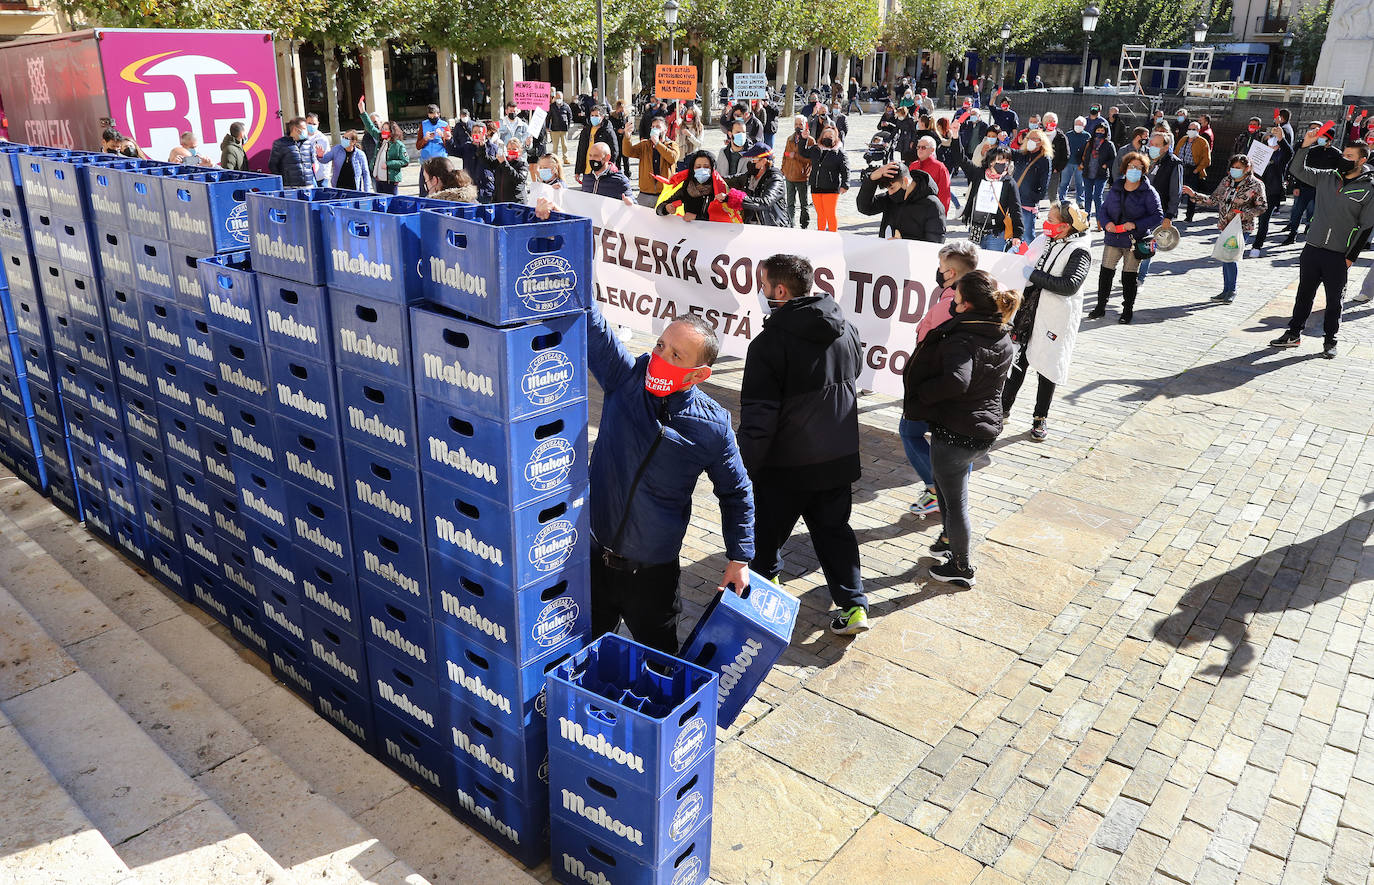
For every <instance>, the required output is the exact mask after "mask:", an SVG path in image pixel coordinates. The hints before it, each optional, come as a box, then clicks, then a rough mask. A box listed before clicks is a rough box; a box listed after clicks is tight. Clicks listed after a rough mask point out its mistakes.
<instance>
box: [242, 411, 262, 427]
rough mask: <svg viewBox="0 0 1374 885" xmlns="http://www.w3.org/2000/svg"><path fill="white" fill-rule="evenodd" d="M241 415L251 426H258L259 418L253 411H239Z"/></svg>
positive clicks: (244, 421)
mask: <svg viewBox="0 0 1374 885" xmlns="http://www.w3.org/2000/svg"><path fill="white" fill-rule="evenodd" d="M239 417H240V418H242V419H243V423H245V424H247V425H248V426H249V427H257V426H258V419H257V418H255V417H254V416H253V414H252V413H251V412H239Z"/></svg>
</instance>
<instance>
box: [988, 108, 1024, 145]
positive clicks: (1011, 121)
mask: <svg viewBox="0 0 1374 885" xmlns="http://www.w3.org/2000/svg"><path fill="white" fill-rule="evenodd" d="M992 122H994V123H996V124H997V128H998V129H1000V130H1002V132H1003V133H1004V137H1006V138H1010V137H1011V134H1012V133H1013V132H1015V131H1016V130H1018V129H1020V128H1021V118H1020V117H1018V116H1017V115H1016V111H1013V110H1012V109H1011V102H1010V101H1008V100H1007V99H1005V98H1003V99H1002V100H1001V101H999V102H997V104H996V106H995V107H993V109H992Z"/></svg>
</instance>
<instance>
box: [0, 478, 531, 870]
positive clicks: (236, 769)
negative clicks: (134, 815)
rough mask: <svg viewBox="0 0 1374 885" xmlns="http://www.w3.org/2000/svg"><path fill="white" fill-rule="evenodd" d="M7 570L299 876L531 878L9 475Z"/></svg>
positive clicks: (3, 526)
mask: <svg viewBox="0 0 1374 885" xmlns="http://www.w3.org/2000/svg"><path fill="white" fill-rule="evenodd" d="M0 575H6V576H7V577H6V579H5V581H6V582H7V583H9V584H10V585H11V586H12V587H14V588H16V589H15V595H16V596H18V597H20V598H21V601H23V603H24V604H25V606H27V607H28V608H29V609H30V611H33V612H34V614H35V616H37V617H38V619H39V620H40V621H42V622H44V623H45V626H47V627H48V629H49V630H50V631H51V632H52V633H53V635H54V636H55V637H56V639H57V641H58V642H59V643H60V644H61V645H62V646H63V647H64V648H65V649H66V651H67V653H68V654H69V655H70V657H71V658H72V659H73V661H74V662H75V664H76V665H77V666H79V667H80V668H81V669H82V670H83V671H84V672H86V673H88V674H89V676H90V678H92V679H94V680H95V681H96V682H97V683H99V684H100V685H101V686H102V687H104V688H105V689H106V690H107V691H108V692H109V693H110V695H111V696H112V697H114V698H115V699H116V700H117V701H118V703H119V704H120V706H122V707H124V709H126V710H127V711H128V712H129V715H130V716H132V717H133V719H134V720H135V721H136V722H138V723H139V724H140V725H142V726H143V728H144V729H145V730H147V732H148V734H149V735H150V736H151V737H152V739H153V740H154V741H156V742H157V743H158V744H159V745H160V746H161V747H162V748H163V749H164V750H165V751H166V752H167V754H168V755H169V756H171V757H172V758H173V759H175V760H176V761H177V763H178V764H179V765H180V766H181V767H182V768H183V769H184V770H185V771H186V772H187V773H188V774H189V775H190V776H191V777H193V778H194V779H195V782H196V784H197V785H198V786H199V787H200V788H201V789H203V790H204V791H205V793H206V794H207V795H208V796H209V797H210V798H211V799H212V800H213V801H214V803H215V804H216V805H218V806H219V807H220V808H223V809H224V811H225V812H226V813H227V814H228V815H229V816H230V817H231V818H232V819H233V820H234V821H235V822H236V823H237V825H238V826H239V827H240V828H241V829H242V831H243V832H245V833H250V834H252V836H253V838H254V839H255V840H256V841H257V843H258V844H259V845H261V846H262V848H263V849H264V850H265V851H266V852H267V853H268V854H269V855H270V856H271V857H272V858H274V859H275V860H276V861H277V862H278V863H280V865H281V866H282V867H283V868H285V869H286V870H287V872H288V874H289V875H290V876H291V877H292V878H293V879H294V878H316V879H323V880H325V881H329V882H353V881H369V882H376V881H381V882H388V881H390V882H401V881H405V882H421V881H424V879H423V878H421V875H420V874H423V876H424V877H425V878H428V879H429V880H431V881H435V882H449V881H479V880H480V881H483V882H484V883H492V885H496V883H505V882H512V883H516V882H520V883H529V882H531V881H534V879H532V878H531V876H530V874H529V873H527V872H526V871H525V870H524V869H523V868H521V867H520V866H519V865H518V864H516V863H515V862H514V861H512V860H511V859H510V858H509V857H508V856H506V855H505V854H504V853H503V852H501V851H500V850H499V849H497V848H496V847H495V846H493V845H492V844H491V843H489V842H487V841H486V840H485V839H483V838H482V837H480V836H479V835H477V834H476V833H475V832H473V831H472V830H471V829H469V828H468V827H466V826H464V825H463V824H461V823H459V822H458V821H457V820H455V819H454V818H453V817H452V816H451V815H449V814H448V812H447V811H446V810H445V809H443V808H442V807H440V806H439V805H437V804H435V803H434V802H433V801H431V800H430V799H429V798H428V797H426V796H425V795H424V794H422V793H420V792H419V791H418V790H415V789H413V788H411V787H409V786H408V785H407V784H406V783H405V782H404V781H403V780H402V779H400V778H399V777H397V776H396V775H395V774H393V773H392V772H391V771H390V770H389V769H388V768H386V766H384V765H383V764H382V763H381V762H379V761H377V760H376V759H373V758H372V757H371V756H369V755H367V754H366V753H365V752H364V751H363V750H361V749H360V748H358V747H357V746H356V745H355V744H353V743H352V742H351V741H349V740H348V739H347V738H345V737H344V736H343V735H342V734H340V733H339V732H337V731H336V730H335V729H334V728H333V727H331V726H330V725H329V724H328V723H327V722H325V721H324V720H322V719H320V718H319V717H318V716H317V715H316V714H315V712H314V710H313V709H312V708H311V707H310V706H309V705H308V704H306V703H304V702H302V701H301V700H300V699H299V698H297V697H296V696H295V695H293V694H291V693H290V692H289V691H287V690H286V689H285V688H284V687H283V686H281V685H280V684H279V683H277V682H276V681H275V680H274V679H273V678H272V677H271V675H270V673H268V671H267V668H266V666H265V664H263V663H262V662H261V661H260V660H258V659H257V657H256V656H254V655H252V654H251V653H250V652H248V651H247V650H245V649H243V648H242V646H240V645H239V644H238V643H237V642H236V641H235V640H233V639H232V637H230V635H229V633H228V631H226V630H224V629H223V628H222V627H221V626H220V625H219V624H217V623H215V622H214V621H213V619H211V618H210V617H209V616H207V615H205V614H204V613H203V612H201V611H200V610H198V609H196V608H195V607H194V606H191V605H188V604H186V603H184V602H182V601H181V600H179V599H177V598H176V597H175V596H174V595H173V594H171V593H169V592H168V591H166V590H164V589H163V588H161V587H160V586H159V585H157V584H155V583H153V582H152V581H151V580H150V579H149V578H147V577H146V576H145V575H144V574H143V573H141V572H140V571H138V570H136V569H135V568H133V567H132V566H131V565H130V564H129V563H128V562H127V561H126V560H124V559H123V558H122V557H121V556H119V555H118V554H117V553H116V552H115V551H113V550H112V549H111V548H109V547H107V546H106V545H104V544H103V543H101V542H100V541H98V540H97V539H95V538H94V537H93V536H92V535H90V534H89V533H88V532H86V531H85V529H84V528H83V527H82V526H81V525H79V524H76V523H73V522H72V520H71V519H70V518H69V517H67V516H66V515H65V514H63V513H62V512H61V511H59V510H57V509H56V508H55V507H53V506H52V505H51V504H50V503H49V502H47V501H45V500H44V499H42V498H41V497H39V496H38V495H36V494H34V493H33V492H32V491H31V490H30V489H28V488H27V487H26V486H23V485H22V484H21V483H18V482H17V481H9V482H8V483H7V482H6V481H5V479H0ZM212 634H214V635H212ZM417 870H418V871H419V873H417V872H416V871H417ZM136 871H137V869H136ZM541 872H542V875H540V876H539V878H543V879H545V880H547V879H548V872H547V867H544V868H542V870H540V871H536V875H538V874H539V873H541Z"/></svg>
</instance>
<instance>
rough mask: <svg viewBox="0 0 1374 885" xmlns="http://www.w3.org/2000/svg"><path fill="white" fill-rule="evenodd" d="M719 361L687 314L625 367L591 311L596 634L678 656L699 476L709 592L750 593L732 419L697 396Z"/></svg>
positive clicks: (713, 340) (746, 489)
mask: <svg viewBox="0 0 1374 885" xmlns="http://www.w3.org/2000/svg"><path fill="white" fill-rule="evenodd" d="M706 161H707V163H708V164H709V163H710V157H709V155H706ZM719 352H720V342H719V339H718V338H717V337H716V333H715V331H714V330H713V329H712V328H711V326H710V324H709V323H707V322H706V321H705V320H704V319H702V318H701V317H698V316H697V315H695V314H693V313H690V312H689V313H685V314H684V315H682V316H680V317H678V318H677V319H676V320H674V321H673V322H672V323H670V324H669V325H668V327H667V328H666V329H664V330H663V333H662V334H661V335H660V336H659V338H658V342H657V343H656V344H655V345H654V349H653V352H652V353H650V354H646V355H643V356H640V357H638V358H635V357H632V356H631V355H630V353H629V351H627V350H626V349H625V346H624V345H623V344H622V343H621V342H620V341H619V339H618V338H617V337H616V335H615V333H614V332H613V331H612V330H611V329H610V327H609V326H608V325H607V324H606V320H605V319H604V318H603V317H602V315H601V311H600V310H599V309H597V308H596V306H595V305H593V307H592V313H591V322H590V323H589V324H588V328H587V366H588V368H589V369H590V370H591V373H592V375H593V377H595V378H596V381H597V383H598V384H600V385H601V390H602V406H601V420H600V428H601V432H600V433H599V434H598V435H597V439H596V445H595V446H594V447H593V448H592V456H591V465H590V468H589V477H588V478H589V485H590V491H589V500H590V506H589V510H590V514H589V518H590V523H591V539H592V543H591V554H592V556H591V586H592V599H591V608H592V632H593V633H595V634H596V635H597V636H600V635H602V634H603V633H609V632H613V631H615V629H616V628H617V627H618V625H619V624H620V622H621V620H622V619H623V620H624V621H625V625H626V627H628V628H629V631H630V635H631V636H632V637H634V639H635V641H636V642H640V643H643V644H644V645H647V646H649V647H650V648H656V649H658V650H660V651H663V652H666V653H668V654H676V653H677V651H678V636H677V622H678V616H679V615H680V614H681V612H682V599H681V597H680V596H679V593H678V579H679V576H680V574H681V571H680V566H679V562H678V558H679V555H680V554H681V552H682V539H683V537H684V535H686V533H687V524H688V521H689V520H690V518H691V516H692V494H693V491H694V490H695V489H696V485H697V480H698V479H699V478H700V476H701V475H702V474H703V473H705V474H706V475H707V477H709V478H710V480H711V484H712V487H713V488H714V490H715V493H716V497H717V498H718V499H719V500H720V509H721V532H722V535H723V537H724V542H725V554H726V557H727V558H728V560H729V562H728V564H727V565H726V567H725V572H724V574H723V575H722V577H721V580H720V584H719V585H718V586H717V587H716V590H717V592H724V591H725V590H727V589H729V590H732V591H734V592H735V593H739V594H743V593H744V592H745V591H746V590H747V589H748V587H749V562H750V561H751V560H752V559H753V558H754V540H753V536H754V496H753V489H752V487H751V485H750V482H749V477H748V475H747V474H746V473H745V470H744V464H743V462H742V461H741V460H740V454H739V448H738V447H737V445H736V442H735V433H734V428H733V427H732V426H731V418H730V413H729V412H728V411H726V410H725V409H724V408H723V407H722V406H720V405H719V404H718V403H716V402H715V401H714V400H712V399H711V398H710V397H708V396H707V395H706V394H705V393H702V392H701V390H700V389H699V388H698V387H697V385H698V384H700V383H701V382H702V381H705V380H706V379H707V378H709V377H710V376H711V366H712V365H713V364H714V363H715V361H716V356H717V354H718V353H719Z"/></svg>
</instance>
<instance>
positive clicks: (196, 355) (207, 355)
mask: <svg viewBox="0 0 1374 885" xmlns="http://www.w3.org/2000/svg"><path fill="white" fill-rule="evenodd" d="M181 343H182V347H183V349H184V350H185V351H186V365H187V366H189V367H191V368H193V369H196V370H197V371H201V372H204V373H205V374H206V375H209V376H211V377H213V376H214V375H215V374H216V373H217V372H218V371H219V365H218V364H217V363H216V362H215V338H214V333H213V332H211V331H210V323H209V320H207V319H206V318H205V314H204V313H198V312H192V311H191V310H190V309H188V308H185V307H183V308H182V309H181Z"/></svg>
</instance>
